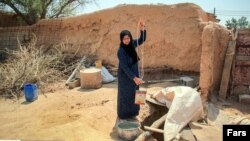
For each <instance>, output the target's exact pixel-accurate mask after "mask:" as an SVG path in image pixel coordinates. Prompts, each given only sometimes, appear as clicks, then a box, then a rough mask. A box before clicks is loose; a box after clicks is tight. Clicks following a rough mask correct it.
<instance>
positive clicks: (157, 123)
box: [135, 114, 167, 141]
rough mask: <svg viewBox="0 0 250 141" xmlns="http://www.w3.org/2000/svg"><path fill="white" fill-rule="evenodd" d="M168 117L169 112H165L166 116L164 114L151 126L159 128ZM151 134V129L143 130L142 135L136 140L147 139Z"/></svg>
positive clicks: (143, 140)
mask: <svg viewBox="0 0 250 141" xmlns="http://www.w3.org/2000/svg"><path fill="white" fill-rule="evenodd" d="M166 117H167V114H165V115H164V116H162V117H161V118H159V119H158V120H156V121H155V122H153V124H152V125H151V126H150V127H151V128H159V127H160V126H161V125H162V124H163V123H164V122H165V120H166ZM151 134H152V132H151V131H147V132H143V133H142V134H141V135H140V136H138V137H137V138H136V140H135V141H146V140H147V139H148V138H149V137H150V136H151Z"/></svg>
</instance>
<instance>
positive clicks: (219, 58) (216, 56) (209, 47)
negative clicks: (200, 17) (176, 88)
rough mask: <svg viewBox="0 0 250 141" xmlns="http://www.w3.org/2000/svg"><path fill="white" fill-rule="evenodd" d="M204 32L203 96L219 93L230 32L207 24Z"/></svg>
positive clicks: (201, 79) (201, 77)
mask: <svg viewBox="0 0 250 141" xmlns="http://www.w3.org/2000/svg"><path fill="white" fill-rule="evenodd" d="M204 26H205V27H204V30H203V32H202V38H201V39H202V51H201V64H200V87H201V93H202V96H203V97H205V98H207V96H208V94H209V93H211V92H214V91H218V89H219V86H220V82H221V76H222V70H223V65H224V58H225V53H226V49H227V46H228V42H229V40H230V31H228V30H226V29H225V28H224V27H222V26H221V25H219V24H216V23H212V22H209V23H205V24H204Z"/></svg>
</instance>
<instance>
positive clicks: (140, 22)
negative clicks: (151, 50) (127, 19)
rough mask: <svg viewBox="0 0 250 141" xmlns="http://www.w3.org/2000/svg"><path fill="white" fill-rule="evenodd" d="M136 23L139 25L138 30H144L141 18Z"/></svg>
mask: <svg viewBox="0 0 250 141" xmlns="http://www.w3.org/2000/svg"><path fill="white" fill-rule="evenodd" d="M138 25H139V28H140V30H144V29H145V22H144V21H143V20H140V21H139V23H138Z"/></svg>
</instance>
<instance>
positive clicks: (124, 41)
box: [122, 35, 130, 45]
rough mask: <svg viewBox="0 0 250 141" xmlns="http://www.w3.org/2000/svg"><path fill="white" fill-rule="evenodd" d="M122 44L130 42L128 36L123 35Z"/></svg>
mask: <svg viewBox="0 0 250 141" xmlns="http://www.w3.org/2000/svg"><path fill="white" fill-rule="evenodd" d="M122 42H123V44H125V45H128V44H129V43H130V37H129V36H128V35H125V36H124V37H123V39H122Z"/></svg>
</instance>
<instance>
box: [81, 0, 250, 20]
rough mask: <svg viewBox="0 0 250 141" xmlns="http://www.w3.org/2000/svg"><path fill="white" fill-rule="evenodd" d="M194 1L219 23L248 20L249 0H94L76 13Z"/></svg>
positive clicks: (249, 17)
mask: <svg viewBox="0 0 250 141" xmlns="http://www.w3.org/2000/svg"><path fill="white" fill-rule="evenodd" d="M183 2H189V3H195V4H197V5H199V6H200V7H201V8H202V9H203V10H204V11H206V12H210V13H213V12H214V8H215V15H216V16H217V18H218V19H220V20H221V21H220V24H222V25H225V23H226V20H229V19H231V18H232V17H235V18H236V19H238V18H240V17H241V16H245V17H247V20H248V21H250V0H96V4H94V3H92V4H88V5H86V6H85V8H84V9H82V10H80V12H78V14H84V13H92V12H95V11H98V10H102V9H107V8H112V7H115V6H117V5H119V4H158V3H162V4H167V5H170V4H176V3H183Z"/></svg>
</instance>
